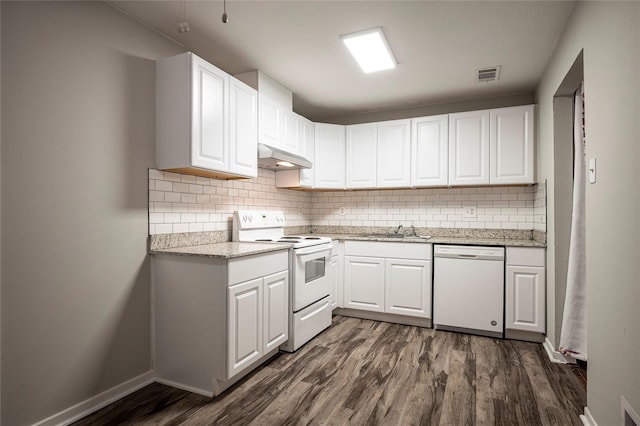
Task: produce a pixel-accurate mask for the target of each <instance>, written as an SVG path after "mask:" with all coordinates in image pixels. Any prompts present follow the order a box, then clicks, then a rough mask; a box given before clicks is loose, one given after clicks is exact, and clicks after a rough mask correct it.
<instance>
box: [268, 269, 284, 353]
mask: <svg viewBox="0 0 640 426" xmlns="http://www.w3.org/2000/svg"><path fill="white" fill-rule="evenodd" d="M288 300H289V272H288V271H282V272H278V273H276V274H273V275H269V276H266V277H264V350H263V353H265V354H266V353H267V352H269V351H270V350H272V349H275V348H277V347H278V346H280V345H281V344H282V343H284V342H286V341H287V338H288V331H289V303H288Z"/></svg>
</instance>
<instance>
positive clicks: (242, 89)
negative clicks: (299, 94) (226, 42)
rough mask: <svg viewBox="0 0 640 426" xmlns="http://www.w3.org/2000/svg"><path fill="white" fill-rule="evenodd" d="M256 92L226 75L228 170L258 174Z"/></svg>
mask: <svg viewBox="0 0 640 426" xmlns="http://www.w3.org/2000/svg"><path fill="white" fill-rule="evenodd" d="M257 134H258V92H256V91H255V90H254V89H252V88H251V87H249V86H247V85H246V84H244V83H243V82H241V81H239V80H237V79H235V78H233V77H230V78H229V153H230V154H229V171H230V172H231V173H236V174H239V175H245V176H253V177H255V176H257V175H258V174H257V170H258V169H257V167H258V156H257V154H256V153H257V151H258V138H257Z"/></svg>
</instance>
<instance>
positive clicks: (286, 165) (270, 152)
mask: <svg viewBox="0 0 640 426" xmlns="http://www.w3.org/2000/svg"><path fill="white" fill-rule="evenodd" d="M311 166H313V164H312V163H311V161H309V160H307V159H306V158H304V157H301V156H299V155H295V154H291V153H289V152H286V151H283V150H281V149H278V148H274V147H272V146H270V145H265V144H263V143H259V144H258V167H261V168H263V169H271V170H295V169H310V168H311Z"/></svg>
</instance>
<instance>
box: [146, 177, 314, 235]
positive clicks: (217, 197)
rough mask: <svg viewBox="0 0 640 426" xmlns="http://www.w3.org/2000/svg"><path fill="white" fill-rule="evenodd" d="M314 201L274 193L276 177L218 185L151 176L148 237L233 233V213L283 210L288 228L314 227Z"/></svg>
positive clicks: (290, 192) (293, 194)
mask: <svg viewBox="0 0 640 426" xmlns="http://www.w3.org/2000/svg"><path fill="white" fill-rule="evenodd" d="M311 196H312V194H310V193H308V192H303V191H294V190H290V189H278V188H276V187H275V172H274V171H271V170H265V169H258V177H257V178H255V179H247V180H218V179H211V178H203V177H197V176H190V175H181V174H177V173H171V172H163V171H160V170H155V169H150V170H149V234H150V235H156V234H172V233H173V234H175V233H183V232H202V231H231V223H232V217H233V212H234V210H238V209H261V210H282V211H284V212H285V217H286V220H287V225H288V226H305V225H309V224H310V223H311V215H310V213H311Z"/></svg>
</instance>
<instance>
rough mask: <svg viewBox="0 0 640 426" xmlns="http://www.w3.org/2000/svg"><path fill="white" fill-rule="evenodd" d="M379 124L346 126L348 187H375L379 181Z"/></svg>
mask: <svg viewBox="0 0 640 426" xmlns="http://www.w3.org/2000/svg"><path fill="white" fill-rule="evenodd" d="M377 142H378V124H377V123H366V124H354V125H350V126H346V154H345V155H346V162H347V167H346V171H345V173H346V187H347V188H348V189H351V188H375V187H376V182H377V167H378V166H377V154H378V149H377V146H378V143H377Z"/></svg>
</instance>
